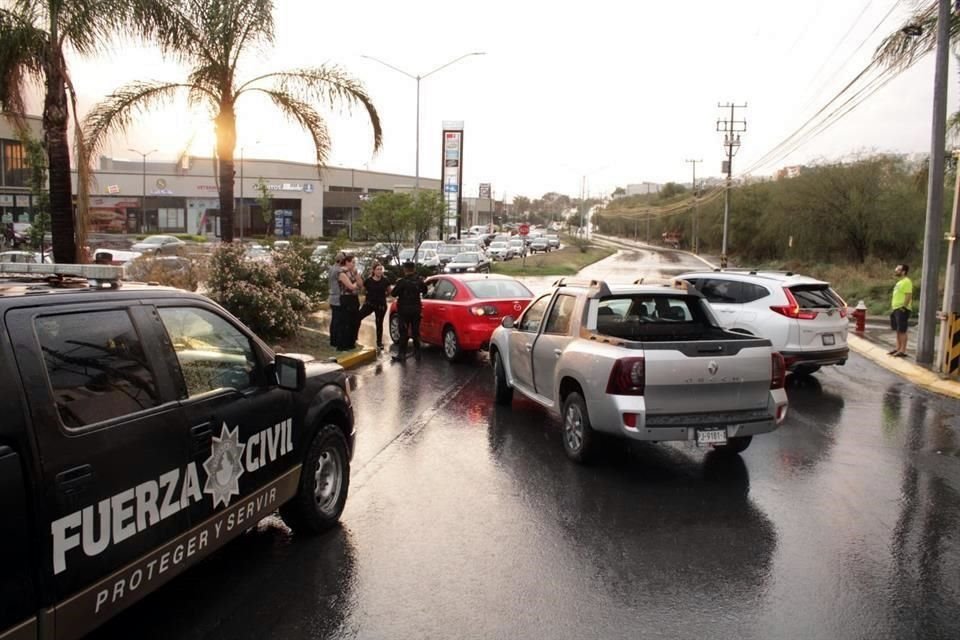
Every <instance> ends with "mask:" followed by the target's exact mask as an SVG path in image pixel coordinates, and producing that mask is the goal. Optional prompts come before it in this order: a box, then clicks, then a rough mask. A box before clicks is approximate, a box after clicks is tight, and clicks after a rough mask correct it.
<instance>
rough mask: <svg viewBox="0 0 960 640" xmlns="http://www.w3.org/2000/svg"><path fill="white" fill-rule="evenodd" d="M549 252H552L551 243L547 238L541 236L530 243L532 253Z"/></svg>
mask: <svg viewBox="0 0 960 640" xmlns="http://www.w3.org/2000/svg"><path fill="white" fill-rule="evenodd" d="M548 251H550V243H549V242H548V241H547V238H546V237H545V236H539V237H537V238H534V239H533V240H532V241H531V242H530V253H538V252H543V253H547V252H548Z"/></svg>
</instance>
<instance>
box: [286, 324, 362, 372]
mask: <svg viewBox="0 0 960 640" xmlns="http://www.w3.org/2000/svg"><path fill="white" fill-rule="evenodd" d="M271 347H272V348H273V350H274V351H276V352H277V353H307V354H310V355H311V356H313V357H314V358H316V359H317V360H320V361H326V360H328V359H330V358H336V357H338V356H342V355H345V353H352V352H349V351H348V352H343V351H340V352H338V351H337V350H336V349H335V348H334V347H331V346H330V334H329V333H328V327H327V326H326V325H325V324H324V323H321V322H320V321H319V320H318V319H317V318H314V317H312V316H311V317H309V318H307V321H306V323H304V326H303V327H301V328H300V332H299V333H298V334H297V335H295V336H290V337H289V338H282V339H279V340H274V341H273V344H271Z"/></svg>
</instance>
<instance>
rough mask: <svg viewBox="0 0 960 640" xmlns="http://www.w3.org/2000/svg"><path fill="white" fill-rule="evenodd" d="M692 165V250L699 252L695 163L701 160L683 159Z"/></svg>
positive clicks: (698, 214) (698, 200) (698, 203)
mask: <svg viewBox="0 0 960 640" xmlns="http://www.w3.org/2000/svg"><path fill="white" fill-rule="evenodd" d="M684 162H689V163H690V164H691V165H693V182H692V183H691V185H692V188H693V225H692V226H693V252H694V253H696V254H699V253H700V199H699V197H700V194H699V193H698V191H697V163H698V162H703V160H702V159H701V160H685V161H684Z"/></svg>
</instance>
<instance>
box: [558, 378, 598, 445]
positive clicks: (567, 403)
mask: <svg viewBox="0 0 960 640" xmlns="http://www.w3.org/2000/svg"><path fill="white" fill-rule="evenodd" d="M592 444H593V429H592V428H591V427H590V416H588V415H587V403H586V402H585V401H584V399H583V396H581V395H580V394H579V393H577V392H575V391H574V392H572V393H570V394H569V395H568V396H567V399H566V400H564V401H563V450H564V451H565V452H566V453H567V457H568V458H570V459H571V460H573V461H574V462H586V461H587V459H588V458H589V456H590V451H591V449H592Z"/></svg>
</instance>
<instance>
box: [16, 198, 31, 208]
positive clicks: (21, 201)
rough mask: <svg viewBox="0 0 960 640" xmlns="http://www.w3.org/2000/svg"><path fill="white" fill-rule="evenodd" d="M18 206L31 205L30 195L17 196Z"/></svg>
mask: <svg viewBox="0 0 960 640" xmlns="http://www.w3.org/2000/svg"><path fill="white" fill-rule="evenodd" d="M17 206H18V207H29V206H30V196H17Z"/></svg>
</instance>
